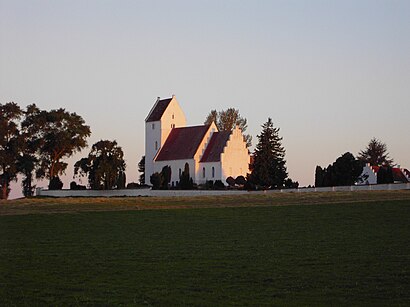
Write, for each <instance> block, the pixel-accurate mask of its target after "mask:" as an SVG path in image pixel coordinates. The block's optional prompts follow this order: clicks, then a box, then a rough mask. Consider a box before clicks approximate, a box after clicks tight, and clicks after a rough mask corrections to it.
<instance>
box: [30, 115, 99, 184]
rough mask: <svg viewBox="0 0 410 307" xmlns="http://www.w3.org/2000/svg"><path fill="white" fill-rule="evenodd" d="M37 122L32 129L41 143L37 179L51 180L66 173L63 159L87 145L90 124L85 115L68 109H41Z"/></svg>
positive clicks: (34, 116) (36, 139)
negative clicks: (86, 122)
mask: <svg viewBox="0 0 410 307" xmlns="http://www.w3.org/2000/svg"><path fill="white" fill-rule="evenodd" d="M32 120H33V121H35V123H36V124H35V125H32V126H31V128H30V129H29V130H28V131H30V133H31V135H32V137H33V141H36V142H38V143H39V151H38V154H39V168H38V170H37V171H36V176H37V178H44V177H46V178H47V179H49V180H50V182H51V179H53V178H54V177H58V176H59V175H61V174H63V173H64V171H65V170H66V168H67V163H65V162H63V161H62V160H63V159H65V158H69V157H71V156H72V155H73V154H74V153H76V152H79V151H80V150H81V149H82V148H84V147H86V146H87V141H86V139H87V137H89V136H90V134H91V131H90V127H89V126H87V125H85V122H84V120H83V118H82V117H81V116H79V115H77V114H76V113H69V112H67V111H66V110H65V109H62V108H60V109H58V110H51V111H39V112H37V113H36V114H35V115H33V118H32Z"/></svg>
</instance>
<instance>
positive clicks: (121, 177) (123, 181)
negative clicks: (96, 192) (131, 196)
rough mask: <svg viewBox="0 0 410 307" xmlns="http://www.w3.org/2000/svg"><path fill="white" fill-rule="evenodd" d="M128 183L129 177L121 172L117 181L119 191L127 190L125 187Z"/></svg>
mask: <svg viewBox="0 0 410 307" xmlns="http://www.w3.org/2000/svg"><path fill="white" fill-rule="evenodd" d="M126 183H127V176H126V175H125V173H124V172H119V173H118V179H117V189H119V190H121V189H125V185H126Z"/></svg>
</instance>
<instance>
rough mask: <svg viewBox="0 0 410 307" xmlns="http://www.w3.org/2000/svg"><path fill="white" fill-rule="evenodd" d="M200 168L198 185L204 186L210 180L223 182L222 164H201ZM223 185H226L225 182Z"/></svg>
mask: <svg viewBox="0 0 410 307" xmlns="http://www.w3.org/2000/svg"><path fill="white" fill-rule="evenodd" d="M198 168H199V169H198V173H199V177H198V179H197V181H196V182H197V183H199V184H204V183H206V182H207V181H208V180H212V181H215V180H221V173H222V172H221V162H203V163H199V166H198ZM204 174H205V175H204ZM223 183H224V184H226V183H225V181H223Z"/></svg>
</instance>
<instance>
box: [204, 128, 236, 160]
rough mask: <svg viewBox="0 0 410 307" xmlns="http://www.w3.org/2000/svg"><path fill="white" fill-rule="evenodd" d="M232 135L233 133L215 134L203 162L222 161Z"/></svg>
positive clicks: (221, 132) (222, 132)
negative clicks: (222, 154)
mask: <svg viewBox="0 0 410 307" xmlns="http://www.w3.org/2000/svg"><path fill="white" fill-rule="evenodd" d="M230 135H231V131H219V132H214V133H213V134H212V137H211V140H210V141H209V144H208V146H207V147H206V149H205V152H204V155H203V156H202V159H201V162H218V161H221V153H222V152H223V150H224V148H225V146H226V142H228V140H229V136H230Z"/></svg>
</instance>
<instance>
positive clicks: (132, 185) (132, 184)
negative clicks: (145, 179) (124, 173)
mask: <svg viewBox="0 0 410 307" xmlns="http://www.w3.org/2000/svg"><path fill="white" fill-rule="evenodd" d="M140 187H141V186H140V185H139V184H138V183H136V182H130V183H128V184H127V189H130V190H133V189H139V188H140Z"/></svg>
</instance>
